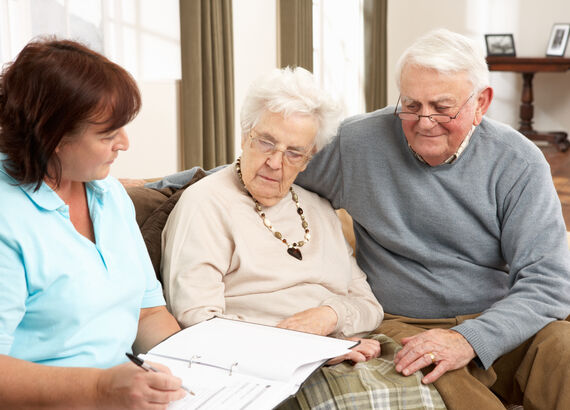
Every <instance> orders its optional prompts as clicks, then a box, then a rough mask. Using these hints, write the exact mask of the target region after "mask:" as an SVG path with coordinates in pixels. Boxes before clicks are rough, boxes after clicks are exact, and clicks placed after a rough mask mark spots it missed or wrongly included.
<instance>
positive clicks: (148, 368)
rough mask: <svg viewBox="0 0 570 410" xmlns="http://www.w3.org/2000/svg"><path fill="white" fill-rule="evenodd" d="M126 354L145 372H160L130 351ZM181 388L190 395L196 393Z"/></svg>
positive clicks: (184, 387)
mask: <svg viewBox="0 0 570 410" xmlns="http://www.w3.org/2000/svg"><path fill="white" fill-rule="evenodd" d="M125 354H126V355H127V357H128V358H129V360H130V361H131V362H133V363H134V364H136V365H137V366H139V367H140V368H142V369H144V370H145V371H147V372H149V371H150V372H155V373H160V370H158V369H156V368H154V367H152V366H151V365H150V364H148V363H145V362H144V361H143V360H142V359H140V358H138V357H136V356H135V355H133V354H131V353H125ZM180 387H181V388H182V389H184V390H186V392H188V393H190V394H191V395H193V396H195V395H196V394H195V393H194V392H193V391H192V390H190V389H189V388H188V387H186V386H184V385H182V386H180Z"/></svg>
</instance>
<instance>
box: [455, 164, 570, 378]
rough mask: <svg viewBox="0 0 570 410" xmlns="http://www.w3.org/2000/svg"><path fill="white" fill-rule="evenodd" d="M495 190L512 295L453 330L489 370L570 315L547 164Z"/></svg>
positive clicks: (566, 267)
mask: <svg viewBox="0 0 570 410" xmlns="http://www.w3.org/2000/svg"><path fill="white" fill-rule="evenodd" d="M511 179H512V180H513V183H509V184H505V187H504V188H502V187H500V186H499V187H498V188H497V189H498V190H501V189H503V190H504V191H505V192H503V193H501V192H499V195H500V197H501V198H503V199H502V203H499V204H498V209H499V213H500V222H501V250H502V253H503V257H504V259H505V260H506V262H507V263H508V265H509V279H510V290H509V293H508V294H507V296H506V297H505V298H503V299H502V300H499V301H498V302H496V303H495V304H493V305H492V306H491V307H490V308H489V309H487V310H485V311H484V312H483V313H482V314H481V315H480V316H479V317H477V318H476V319H472V320H467V321H465V322H463V323H462V324H460V325H458V326H456V327H455V328H454V330H456V331H458V332H459V333H461V334H462V335H463V336H464V337H465V338H466V339H467V340H468V341H469V343H470V344H471V345H472V346H473V348H474V350H475V352H476V353H477V356H478V358H479V360H480V361H481V363H482V364H483V366H484V367H485V368H488V367H489V366H491V365H492V364H493V362H494V361H495V360H496V359H497V358H498V357H500V356H501V355H503V354H505V353H507V352H509V351H511V350H512V349H514V348H515V347H516V346H518V345H520V344H521V343H522V342H524V341H525V340H527V339H529V338H530V337H532V336H533V335H534V334H535V333H536V332H538V331H539V330H540V329H542V328H543V327H544V326H546V325H547V324H548V323H550V322H552V321H554V320H557V319H564V318H566V317H567V316H568V314H569V313H570V253H569V252H568V243H567V238H566V228H565V224H564V220H563V218H562V212H561V207H560V202H559V200H558V197H557V195H556V190H555V189H554V185H553V182H552V177H551V175H550V169H549V167H548V164H547V163H546V162H545V161H543V162H536V163H530V164H528V165H527V166H526V167H525V168H524V169H523V170H522V171H520V172H519V173H518V175H513V176H512V177H511Z"/></svg>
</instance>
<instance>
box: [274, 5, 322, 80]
mask: <svg viewBox="0 0 570 410" xmlns="http://www.w3.org/2000/svg"><path fill="white" fill-rule="evenodd" d="M277 66H278V67H286V66H298V67H303V68H306V69H307V70H309V71H311V72H312V71H313V2H312V0H277Z"/></svg>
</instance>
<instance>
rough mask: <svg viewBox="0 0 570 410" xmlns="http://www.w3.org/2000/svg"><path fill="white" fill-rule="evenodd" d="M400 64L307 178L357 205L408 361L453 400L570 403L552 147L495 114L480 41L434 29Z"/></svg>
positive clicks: (565, 276)
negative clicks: (380, 100)
mask: <svg viewBox="0 0 570 410" xmlns="http://www.w3.org/2000/svg"><path fill="white" fill-rule="evenodd" d="M397 72H398V86H399V89H400V98H399V101H398V103H397V105H396V107H387V108H385V109H382V110H379V111H376V112H373V113H369V114H365V115H361V116H356V117H353V118H349V119H348V120H346V121H345V122H344V123H343V124H342V125H341V127H340V128H339V131H338V133H337V136H336V137H335V139H333V141H332V142H331V143H330V144H329V145H328V146H326V147H325V148H324V149H322V150H321V151H320V152H319V153H318V154H317V155H316V156H315V157H314V158H313V159H312V161H311V162H310V164H309V165H308V167H307V169H306V171H304V172H303V173H302V174H300V175H299V177H298V178H297V181H296V182H297V183H298V184H299V185H302V186H304V187H306V188H308V189H310V190H312V191H315V192H317V193H319V194H320V195H322V196H324V197H326V198H328V199H329V200H330V201H331V202H332V204H333V206H334V207H335V208H345V209H346V210H348V212H349V213H350V214H351V215H352V217H353V221H354V230H355V236H356V243H357V251H356V257H357V261H358V264H359V265H360V267H361V268H362V269H363V270H364V272H365V273H366V274H367V277H368V281H369V283H370V285H371V288H372V290H373V292H374V294H375V295H376V297H377V298H378V300H379V301H380V302H381V303H382V305H383V306H384V310H385V312H386V314H385V319H384V322H383V323H382V325H381V326H380V328H379V329H378V330H377V331H378V332H382V333H385V334H387V335H388V336H391V337H393V338H394V339H396V340H397V341H400V342H401V343H402V344H403V348H402V350H401V351H400V352H399V353H398V354H397V356H396V358H395V363H396V370H397V371H399V372H402V373H403V374H405V375H408V374H412V373H413V372H414V371H415V370H417V369H424V373H425V377H424V379H423V381H424V383H435V386H436V387H437V389H438V390H439V392H440V393H441V395H442V397H443V399H444V401H445V403H446V405H447V406H448V407H449V408H455V409H457V408H473V409H486V410H487V409H494V408H504V406H503V404H502V402H501V400H503V401H504V402H510V403H522V404H524V407H525V409H527V408H528V409H570V366H568V363H570V322H567V321H564V320H563V319H564V318H566V317H567V316H568V315H569V314H570V253H569V252H568V243H567V238H566V228H565V225H564V220H563V217H562V212H561V206H560V202H559V200H558V197H557V194H556V191H555V189H554V186H553V183H552V177H551V175H550V169H549V166H548V164H547V162H546V161H545V159H544V156H543V155H542V153H541V152H540V150H539V149H538V148H537V147H536V146H534V144H532V143H531V142H530V141H529V140H527V139H526V138H525V137H524V136H523V135H521V134H520V133H518V132H516V131H514V130H513V129H511V128H510V127H508V126H505V125H502V124H500V123H498V122H495V121H492V120H490V119H487V118H484V117H483V115H484V114H485V112H486V111H487V109H488V107H489V104H490V103H491V100H492V97H493V91H492V89H491V88H490V87H489V79H488V77H489V72H488V68H487V65H486V63H485V58H484V56H483V55H482V54H481V52H480V51H479V50H478V48H477V47H474V46H473V45H472V43H471V42H470V41H469V40H468V39H466V38H465V37H463V36H461V35H458V34H455V33H452V32H449V31H447V30H437V31H434V32H431V33H429V34H427V35H426V36H424V37H422V38H420V39H419V40H417V41H416V42H415V43H414V44H413V45H412V46H411V47H409V48H408V49H407V50H406V51H405V52H404V54H403V55H402V57H401V58H400V61H399V63H398V67H397ZM190 175H191V172H186V173H185V174H178V175H176V176H175V177H174V178H169V181H170V183H176V182H181V181H179V180H180V179H182V180H184V179H188V177H189V176H190ZM177 180H178V181H177ZM497 396H498V397H500V399H499V398H498V397H497Z"/></svg>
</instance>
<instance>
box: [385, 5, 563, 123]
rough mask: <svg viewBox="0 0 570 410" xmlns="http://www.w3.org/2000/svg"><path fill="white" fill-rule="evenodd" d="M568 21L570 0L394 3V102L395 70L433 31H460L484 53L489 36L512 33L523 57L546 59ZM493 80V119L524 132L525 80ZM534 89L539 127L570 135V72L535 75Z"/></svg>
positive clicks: (392, 93)
mask: <svg viewBox="0 0 570 410" xmlns="http://www.w3.org/2000/svg"><path fill="white" fill-rule="evenodd" d="M427 16H429V17H427ZM565 22H570V2H569V1H568V0H543V1H536V0H462V1H457V0H432V1H430V2H424V1H418V0H388V84H389V88H388V101H389V102H390V103H391V104H395V102H396V100H397V98H398V90H397V88H396V86H395V81H394V70H393V68H394V66H395V64H396V61H397V60H398V57H399V56H400V54H401V53H402V52H403V50H404V49H405V48H406V47H407V46H408V45H409V44H411V43H412V42H413V40H414V39H415V38H417V37H418V36H420V35H422V34H423V33H425V32H427V31H429V30H431V29H434V28H439V27H445V28H448V29H450V30H453V31H457V32H459V33H462V34H464V35H466V36H468V37H470V38H473V39H474V40H477V41H478V42H479V43H480V45H481V47H483V49H484V47H485V41H484V35H485V34H490V33H512V34H513V36H514V40H515V49H516V53H517V56H519V57H543V56H545V53H546V47H547V43H548V39H549V37H550V31H551V28H552V25H553V24H554V23H565ZM568 56H570V48H567V50H566V57H568ZM490 80H491V86H492V87H493V88H494V91H495V97H494V100H493V103H492V104H491V108H490V109H489V111H488V113H487V115H488V116H489V117H491V118H495V119H498V120H501V121H503V122H506V123H508V124H510V125H511V126H513V127H515V128H518V122H519V120H518V118H519V117H518V115H519V114H518V113H519V101H520V93H521V87H522V76H521V75H520V74H514V73H499V72H491V77H490ZM533 91H534V102H535V106H534V128H535V129H538V130H543V131H552V130H565V131H567V132H570V115H568V114H569V113H570V98H569V97H568V96H569V95H570V72H566V73H563V74H560V73H539V74H537V75H535V77H534V81H533Z"/></svg>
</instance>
